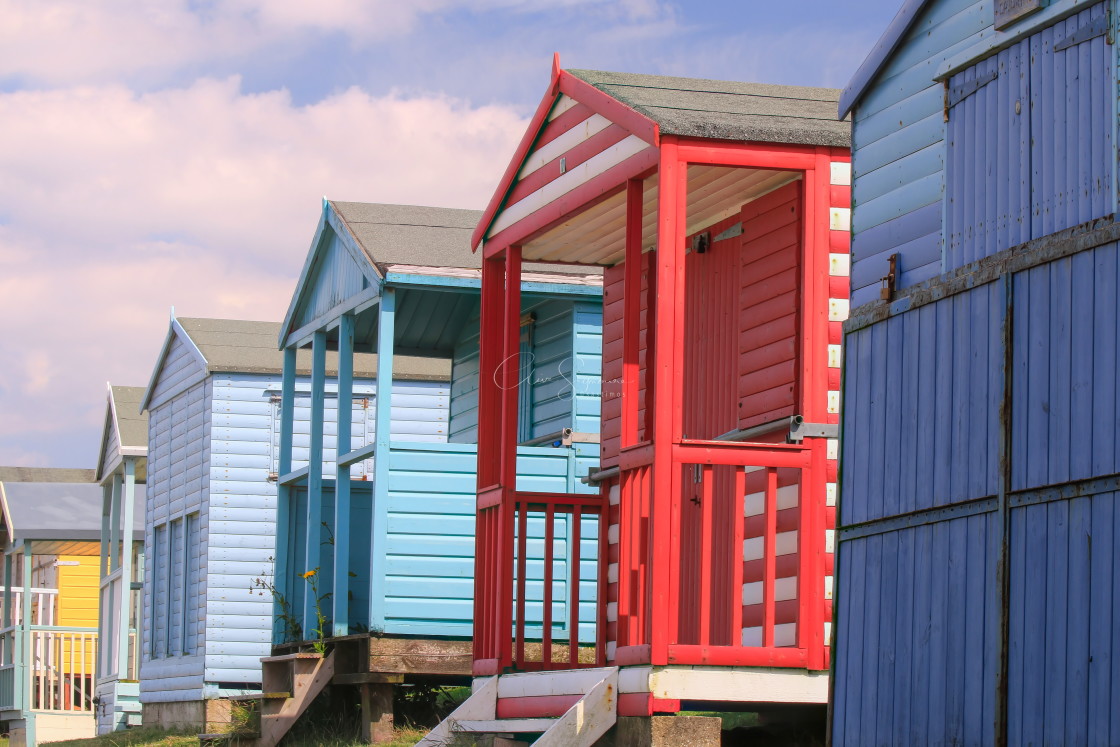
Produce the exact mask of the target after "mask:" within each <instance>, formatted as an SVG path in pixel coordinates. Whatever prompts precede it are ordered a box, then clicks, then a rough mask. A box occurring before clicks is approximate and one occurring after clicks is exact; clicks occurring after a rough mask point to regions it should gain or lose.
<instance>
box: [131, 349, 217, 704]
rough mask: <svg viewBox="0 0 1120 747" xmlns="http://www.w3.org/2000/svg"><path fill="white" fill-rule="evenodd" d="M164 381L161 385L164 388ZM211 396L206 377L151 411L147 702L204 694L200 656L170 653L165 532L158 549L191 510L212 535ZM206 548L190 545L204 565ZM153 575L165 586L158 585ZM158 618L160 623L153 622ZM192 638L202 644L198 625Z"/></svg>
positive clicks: (170, 365) (171, 367) (176, 352)
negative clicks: (172, 525)
mask: <svg viewBox="0 0 1120 747" xmlns="http://www.w3.org/2000/svg"><path fill="white" fill-rule="evenodd" d="M186 355H188V350H187V348H185V347H180V348H178V349H175V348H174V347H173V349H172V350H171V355H170V356H169V357H168V359H167V361H166V364H165V370H167V371H169V373H171V374H173V375H174V374H176V372H178V371H180V370H182V365H181V361H180V360H178V358H179V357H182V356H186ZM161 383H162V382H161V381H157V382H156V389H157V391H158V390H159V387H160V384H161ZM212 402H213V391H212V387H211V385H210V382H209V381H208V380H206V379H204V380H202V381H199V382H198V383H196V384H194V385H193V386H192V387H190V388H189V389H186V390H185V391H182V392H180V393H179V394H178V395H176V396H174V397H172V398H170V399H166V400H165V401H164V402H163V403H161V404H158V405H156V406H154V407H152V408H151V409H150V411H149V416H148V483H147V488H146V489H147V499H146V501H145V525H144V526H145V529H144V554H145V558H146V559H147V561H148V562H147V564H146V573H145V577H144V582H143V583H144V591H143V596H142V599H143V608H142V617H143V625H142V640H143V645H142V646H141V650H142V658H141V667H140V683H141V685H140V698H141V701H142V702H161V701H172V700H197V699H199V698H201V697H202V696H203V666H204V662H203V658H202V656H201V655H191V656H183V655H177V656H169V655H168V654H167V636H166V633H165V632H163V631H165V630H166V620H167V615H168V594H167V589H166V585H165V581H164V579H166V578H167V572H168V567H169V563H168V557H167V549H166V540H165V538H166V529H162V530H161V531H160V535H161V538H163V540H164V541H163V542H161V543H160V545H161V546H160V547H158V548H157V547H156V528H157V527H166V526H167V523H168V521H169V520H174V519H176V518H178V517H181V516H183V515H184V514H185V513H199V515H200V524H199V528H200V534H201V536H202V537H205V536H206V532H207V521H208V517H207V515H206V512H205V511H203V507H204V506H205V505H206V503H207V500H208V496H209V490H210V472H209V470H208V469H207V467H206V465H207V462H208V460H209V458H210V431H211V413H212ZM205 557H206V548H205V546H204V545H202V544H201V543H200V544H199V545H198V546H197V547H191V548H190V555H189V559H190V561H191V562H192V563H198V564H200V566H201V567H204V564H205ZM153 574H154V575H155V576H156V578H157V579H159V580H160V581H161V583H159V586H158V588H153ZM200 575H201V580H200V584H199V595H200V596H199V598H198V599H197V600H190V601H189V603H190V604H192V605H197V606H201V604H202V598H203V596H204V595H205V593H206V584H207V579H206V576H205V573H202V574H200ZM153 616H154V618H155V621H156V622H158V623H159V625H158V626H157V625H153ZM193 635H194V636H195V637H196V639H198V640H200V641H201V640H203V639H202V635H203V634H202V631H201V630H200V629H199V626H198V624H197V623H196V627H195V630H194V631H193Z"/></svg>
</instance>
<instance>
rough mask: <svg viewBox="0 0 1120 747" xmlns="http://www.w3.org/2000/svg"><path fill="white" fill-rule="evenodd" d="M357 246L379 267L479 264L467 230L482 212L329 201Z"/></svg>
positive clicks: (475, 265)
mask: <svg viewBox="0 0 1120 747" xmlns="http://www.w3.org/2000/svg"><path fill="white" fill-rule="evenodd" d="M331 204H332V205H333V206H334V208H335V210H337V211H338V214H339V215H341V216H342V218H343V220H344V221H345V222H346V225H347V227H348V228H349V229H350V232H351V233H352V234H353V236H354V238H355V239H356V240H357V242H358V245H359V246H361V248H362V250H363V251H364V252H365V253H366V255H367V256H368V257H369V259H370V261H371V262H373V263H375V264H377V265H378V266H379V267H382V268H383V267H384V266H385V265H423V266H426V267H468V268H477V267H481V266H482V264H481V257H479V256H478V255H475V254H474V253H472V252H471V246H470V238H471V230H473V229H474V227H475V225H476V224H477V223H478V221H479V219H480V218H481V217H482V212H481V211H478V210H458V209H455V208H435V207H420V206H416V205H379V204H373V203H366V202H338V201H335V200H332V201H331Z"/></svg>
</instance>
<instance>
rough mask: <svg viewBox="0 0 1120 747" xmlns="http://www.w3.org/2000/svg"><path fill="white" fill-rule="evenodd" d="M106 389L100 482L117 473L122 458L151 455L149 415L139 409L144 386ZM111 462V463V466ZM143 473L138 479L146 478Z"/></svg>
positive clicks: (99, 463) (99, 468)
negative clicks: (149, 447)
mask: <svg viewBox="0 0 1120 747" xmlns="http://www.w3.org/2000/svg"><path fill="white" fill-rule="evenodd" d="M107 387H108V396H107V398H106V400H107V401H106V405H105V426H104V428H103V429H102V432H101V450H100V453H99V454H98V455H97V479H98V480H99V481H100V480H104V479H105V477H106V476H108V475H110V474H112V473H113V472H115V471H116V469H117V467H118V465H119V464H120V461H121V459H120V458H121V457H125V456H134V457H146V456H147V455H148V415H147V413H145V412H141V410H140V402H141V401H142V400H143V399H144V387H142V386H112V385H107ZM109 460H112V463H108V462H109ZM144 466H145V467H146V465H144ZM144 471H145V470H141V472H142V473H141V474H138V475H137V479H138V480H141V481H142V480H144V479H146V474H143V472H144Z"/></svg>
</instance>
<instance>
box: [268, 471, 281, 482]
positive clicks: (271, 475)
mask: <svg viewBox="0 0 1120 747" xmlns="http://www.w3.org/2000/svg"><path fill="white" fill-rule="evenodd" d="M279 479H280V473H278V472H269V473H268V482H277V481H278V480H279Z"/></svg>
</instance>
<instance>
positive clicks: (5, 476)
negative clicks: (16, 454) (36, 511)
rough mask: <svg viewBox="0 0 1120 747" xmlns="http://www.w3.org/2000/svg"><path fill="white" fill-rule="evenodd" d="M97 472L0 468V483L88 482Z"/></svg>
mask: <svg viewBox="0 0 1120 747" xmlns="http://www.w3.org/2000/svg"><path fill="white" fill-rule="evenodd" d="M96 472H97V470H93V469H67V468H60V467H0V482H88V483H93V482H94V481H95V480H96V479H97V475H96Z"/></svg>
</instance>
